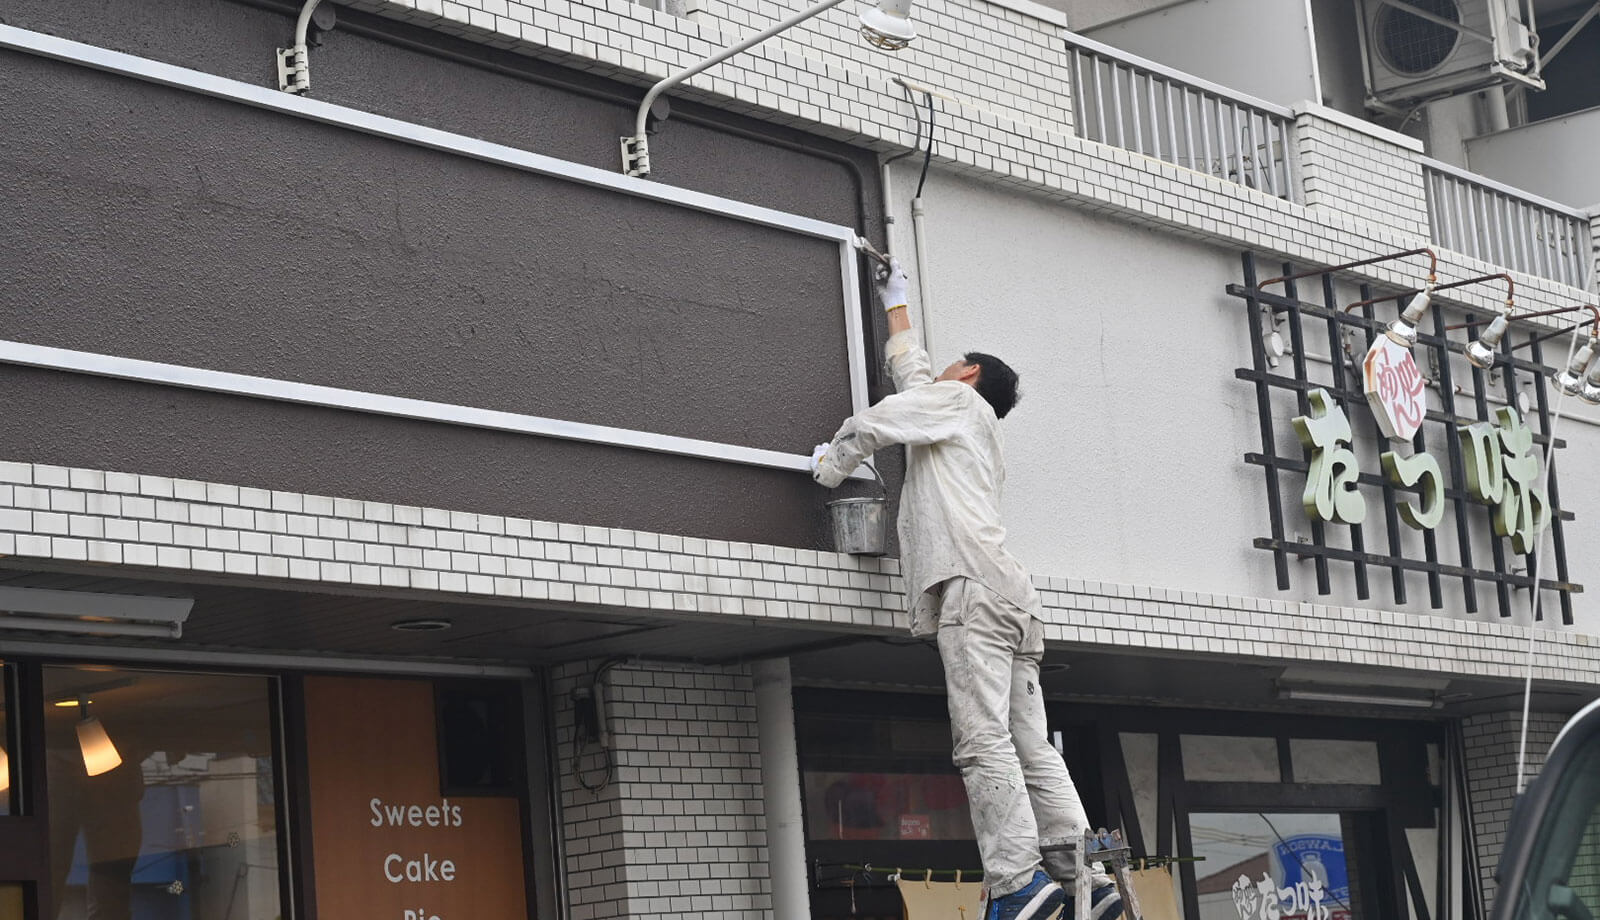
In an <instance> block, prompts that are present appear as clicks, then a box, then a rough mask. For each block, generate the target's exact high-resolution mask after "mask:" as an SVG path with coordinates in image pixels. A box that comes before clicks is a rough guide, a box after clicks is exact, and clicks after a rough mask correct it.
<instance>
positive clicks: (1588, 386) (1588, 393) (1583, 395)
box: [1578, 361, 1600, 406]
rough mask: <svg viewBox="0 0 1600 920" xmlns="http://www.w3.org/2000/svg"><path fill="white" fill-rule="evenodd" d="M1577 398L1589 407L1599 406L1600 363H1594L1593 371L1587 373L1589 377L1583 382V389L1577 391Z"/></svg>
mask: <svg viewBox="0 0 1600 920" xmlns="http://www.w3.org/2000/svg"><path fill="white" fill-rule="evenodd" d="M1578 398H1579V399H1581V400H1583V401H1584V402H1586V403H1588V404H1589V405H1591V406H1600V361H1596V362H1595V365H1594V369H1593V370H1591V371H1589V376H1588V378H1586V379H1585V380H1584V381H1583V389H1581V390H1579V391H1578Z"/></svg>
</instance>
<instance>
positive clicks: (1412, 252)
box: [1256, 246, 1439, 291]
mask: <svg viewBox="0 0 1600 920" xmlns="http://www.w3.org/2000/svg"><path fill="white" fill-rule="evenodd" d="M1423 253H1427V254H1428V281H1429V282H1432V281H1433V279H1434V278H1435V277H1436V276H1437V275H1438V274H1439V257H1438V255H1436V254H1435V253H1434V251H1433V250H1432V249H1429V248H1427V247H1426V246H1424V247H1422V248H1420V249H1407V250H1406V251H1405V252H1391V253H1389V254H1388V255H1385V256H1374V257H1373V258H1370V259H1360V260H1358V261H1355V262H1346V263H1344V264H1343V265H1334V266H1330V267H1328V268H1312V269H1307V270H1306V271H1303V272H1296V273H1295V274H1293V275H1284V276H1282V277H1279V278H1268V279H1267V280H1265V281H1263V282H1261V283H1260V284H1258V285H1256V290H1258V291H1263V290H1266V287H1267V285H1269V284H1277V283H1279V282H1287V281H1297V280H1299V279H1301V278H1309V277H1311V276H1312V275H1322V274H1327V273H1328V272H1342V271H1345V270H1347V269H1351V268H1360V267H1361V266H1363V265H1374V264H1376V263H1378V262H1388V261H1389V260H1391V259H1403V258H1405V257H1407V256H1419V255H1422V254H1423Z"/></svg>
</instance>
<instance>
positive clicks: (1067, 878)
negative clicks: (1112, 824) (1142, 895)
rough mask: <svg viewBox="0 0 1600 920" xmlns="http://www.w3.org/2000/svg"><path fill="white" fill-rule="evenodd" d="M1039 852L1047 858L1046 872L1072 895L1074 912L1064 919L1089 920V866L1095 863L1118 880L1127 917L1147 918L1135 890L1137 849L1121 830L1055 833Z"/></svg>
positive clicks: (1063, 919)
mask: <svg viewBox="0 0 1600 920" xmlns="http://www.w3.org/2000/svg"><path fill="white" fill-rule="evenodd" d="M1039 854H1040V856H1042V857H1043V859H1044V868H1045V872H1046V873H1047V874H1049V875H1050V877H1051V878H1054V879H1055V880H1056V881H1057V882H1059V883H1060V884H1061V886H1062V887H1063V888H1065V889H1067V893H1068V894H1069V895H1070V896H1071V897H1072V904H1073V913H1074V916H1072V917H1066V916H1063V917H1062V918H1061V920H1089V893H1090V892H1089V875H1090V870H1089V867H1090V866H1092V865H1093V864H1094V863H1100V864H1101V865H1103V866H1104V867H1105V868H1106V870H1107V871H1108V873H1109V874H1110V875H1111V879H1112V881H1113V882H1115V883H1116V886H1117V893H1118V894H1120V895H1121V896H1122V917H1123V920H1144V913H1143V912H1142V911H1140V910H1139V896H1138V895H1137V894H1135V893H1134V891H1133V875H1132V871H1131V869H1130V865H1131V863H1132V860H1133V851H1132V850H1130V849H1129V848H1128V846H1127V844H1125V843H1123V841H1122V838H1121V835H1120V834H1119V835H1117V836H1115V837H1112V836H1111V835H1109V834H1106V833H1104V832H1100V833H1096V832H1094V831H1086V832H1085V833H1084V835H1083V836H1082V837H1051V838H1047V839H1043V840H1040V841H1039Z"/></svg>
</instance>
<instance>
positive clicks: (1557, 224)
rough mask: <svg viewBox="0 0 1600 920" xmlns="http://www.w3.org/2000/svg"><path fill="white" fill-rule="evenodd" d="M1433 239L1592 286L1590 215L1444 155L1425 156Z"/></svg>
mask: <svg viewBox="0 0 1600 920" xmlns="http://www.w3.org/2000/svg"><path fill="white" fill-rule="evenodd" d="M1422 170H1423V177H1424V179H1425V181H1426V184H1427V191H1428V223H1429V224H1430V225H1431V226H1432V231H1433V241H1434V242H1435V243H1437V244H1438V245H1440V246H1442V247H1444V248H1445V249H1450V250H1453V251H1455V252H1459V253H1461V254H1462V255H1467V256H1472V257H1474V258H1477V259H1482V260H1483V261H1485V262H1489V263H1492V264H1494V265H1501V266H1504V267H1506V268H1510V269H1514V270H1516V271H1520V272H1523V273H1525V274H1529V275H1535V276H1537V277H1540V278H1548V279H1550V280H1551V281H1558V282H1560V283H1562V284H1566V285H1571V286H1572V287H1576V288H1587V287H1588V286H1589V262H1590V251H1589V217H1588V215H1586V214H1584V213H1583V212H1582V211H1577V210H1574V209H1572V208H1569V207H1566V206H1565V205H1560V204H1557V203H1556V202H1554V201H1548V200H1546V199H1543V198H1540V197H1538V196H1536V195H1530V194H1528V193H1527V192H1523V191H1519V190H1517V189H1514V188H1511V187H1510V186H1506V185H1501V184H1499V183H1498V182H1495V181H1493V180H1491V179H1486V178H1484V177H1483V176H1477V175H1473V174H1472V173H1469V172H1464V171H1462V170H1459V169H1457V168H1455V167H1454V166H1451V165H1449V164H1448V163H1441V162H1439V161H1438V160H1432V159H1424V160H1423V161H1422Z"/></svg>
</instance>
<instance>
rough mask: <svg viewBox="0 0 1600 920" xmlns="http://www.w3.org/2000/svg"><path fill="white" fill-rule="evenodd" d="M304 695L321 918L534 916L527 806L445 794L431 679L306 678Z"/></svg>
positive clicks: (495, 919) (490, 919) (508, 919)
mask: <svg viewBox="0 0 1600 920" xmlns="http://www.w3.org/2000/svg"><path fill="white" fill-rule="evenodd" d="M305 699H306V752H307V760H308V762H309V776H308V782H309V784H310V795H311V824H312V834H311V839H312V858H313V863H314V866H315V869H316V883H315V887H316V903H317V914H318V916H320V917H325V918H330V920H338V918H345V917H361V918H367V920H522V918H526V917H527V916H528V910H527V901H526V888H525V883H524V876H523V858H522V820H521V811H520V804H519V802H518V801H517V800H516V799H514V798H483V797H472V798H461V797H449V796H445V795H442V794H441V793H440V784H439V754H438V737H437V731H436V722H435V720H434V696H433V684H432V683H430V682H428V681H425V680H374V679H368V678H345V677H308V678H306V681H305Z"/></svg>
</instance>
